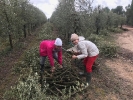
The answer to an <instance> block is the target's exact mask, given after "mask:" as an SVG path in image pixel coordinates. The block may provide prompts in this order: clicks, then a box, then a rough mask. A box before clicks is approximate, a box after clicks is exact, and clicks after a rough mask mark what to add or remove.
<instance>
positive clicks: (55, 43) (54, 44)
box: [39, 38, 62, 73]
mask: <svg viewBox="0 0 133 100" xmlns="http://www.w3.org/2000/svg"><path fill="white" fill-rule="evenodd" d="M39 52H40V65H41V69H40V70H41V73H43V72H44V64H45V59H46V57H48V59H49V62H50V65H51V72H54V71H55V67H54V59H55V60H56V61H57V62H58V63H59V64H60V66H59V67H60V68H62V40H61V39H60V38H56V40H43V41H42V42H41V43H40V49H39Z"/></svg>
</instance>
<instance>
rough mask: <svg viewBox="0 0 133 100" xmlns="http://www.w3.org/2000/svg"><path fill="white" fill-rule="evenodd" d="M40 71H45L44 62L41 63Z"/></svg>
mask: <svg viewBox="0 0 133 100" xmlns="http://www.w3.org/2000/svg"><path fill="white" fill-rule="evenodd" d="M40 72H41V73H43V72H44V64H41V68H40Z"/></svg>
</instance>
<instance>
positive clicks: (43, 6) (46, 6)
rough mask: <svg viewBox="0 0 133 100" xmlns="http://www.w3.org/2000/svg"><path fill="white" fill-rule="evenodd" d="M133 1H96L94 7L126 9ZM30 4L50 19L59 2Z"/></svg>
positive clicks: (38, 0)
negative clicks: (119, 7) (120, 7)
mask: <svg viewBox="0 0 133 100" xmlns="http://www.w3.org/2000/svg"><path fill="white" fill-rule="evenodd" d="M131 1H132V0H94V2H93V4H94V5H102V7H109V8H110V9H112V8H116V7H117V6H123V8H125V7H126V6H127V5H128V4H131ZM30 2H31V3H32V4H33V5H34V6H36V7H38V8H39V9H40V10H42V11H43V12H44V13H45V15H46V16H47V18H50V17H51V15H52V13H53V11H54V10H55V8H56V7H57V5H58V0H30Z"/></svg>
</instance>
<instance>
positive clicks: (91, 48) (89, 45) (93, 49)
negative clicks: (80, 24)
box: [78, 40, 99, 57]
mask: <svg viewBox="0 0 133 100" xmlns="http://www.w3.org/2000/svg"><path fill="white" fill-rule="evenodd" d="M83 45H85V48H86V49H87V52H88V56H89V57H91V56H96V55H97V54H99V50H98V48H97V46H96V45H95V44H94V43H93V42H91V41H89V40H83V41H79V43H78V47H79V46H80V48H82V47H83Z"/></svg>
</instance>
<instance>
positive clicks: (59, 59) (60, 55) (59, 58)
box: [58, 50, 62, 65]
mask: <svg viewBox="0 0 133 100" xmlns="http://www.w3.org/2000/svg"><path fill="white" fill-rule="evenodd" d="M58 62H59V64H60V65H62V50H60V51H59V52H58Z"/></svg>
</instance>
